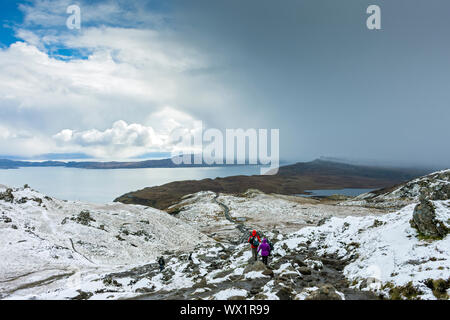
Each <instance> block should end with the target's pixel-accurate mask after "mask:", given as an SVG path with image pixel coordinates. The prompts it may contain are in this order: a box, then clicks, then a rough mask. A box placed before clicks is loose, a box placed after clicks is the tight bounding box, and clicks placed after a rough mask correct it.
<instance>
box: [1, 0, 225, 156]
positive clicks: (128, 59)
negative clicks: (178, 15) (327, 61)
mask: <svg viewBox="0 0 450 320" xmlns="http://www.w3.org/2000/svg"><path fill="white" fill-rule="evenodd" d="M69 2H70V3H69ZM68 4H72V3H71V1H66V0H61V1H48V0H36V1H32V2H31V4H30V5H23V6H21V9H22V11H23V12H24V14H25V22H24V24H23V25H22V26H20V27H19V28H18V29H17V30H16V35H17V37H19V38H21V39H23V41H18V42H16V43H14V44H11V45H10V46H9V47H7V48H4V49H0V126H2V125H3V126H8V127H10V128H18V130H19V129H20V130H24V131H27V132H30V133H31V135H32V137H33V139H34V141H39V143H36V144H35V145H36V146H39V148H37V147H32V148H30V147H29V145H28V144H27V143H28V142H27V143H25V141H27V140H26V139H22V140H20V141H14V143H15V146H14V148H9V147H5V146H6V143H5V144H4V145H1V146H0V147H1V148H2V150H1V151H0V153H4V152H3V151H4V150H13V149H14V150H13V151H14V152H18V154H20V155H22V154H29V153H30V152H42V151H44V152H64V151H67V152H86V153H91V154H93V155H101V156H102V157H104V156H107V155H108V154H110V155H114V156H121V157H122V156H124V157H125V156H127V154H128V153H129V154H130V155H131V154H133V155H137V154H139V153H146V152H148V150H147V149H148V148H158V147H159V148H161V149H164V148H165V147H167V146H166V145H165V144H164V142H162V141H163V140H162V139H163V138H164V135H166V136H167V135H168V134H169V133H170V132H171V131H172V130H173V129H174V128H177V127H180V126H186V127H187V128H190V127H192V123H193V122H194V121H195V119H194V117H193V116H192V115H193V114H195V113H196V112H197V111H198V110H202V112H204V110H211V105H212V104H214V106H215V107H216V108H220V107H222V106H223V107H225V106H226V105H227V101H226V99H227V96H231V95H227V94H226V93H225V92H224V90H223V88H222V87H221V86H220V85H219V84H218V83H217V82H216V81H215V80H214V79H213V78H212V77H210V76H209V75H206V76H205V75H204V74H200V75H199V74H198V73H196V70H205V69H208V67H209V66H210V62H209V60H208V57H207V55H205V54H203V53H201V52H198V51H197V50H196V49H195V48H193V47H191V46H189V45H187V44H185V43H184V42H183V41H179V40H180V39H179V38H177V36H176V35H174V34H173V33H172V32H171V31H170V30H169V29H167V28H154V26H155V25H161V24H159V22H161V21H162V20H161V19H162V17H161V15H160V14H152V13H151V12H150V19H148V14H149V11H148V10H144V9H143V8H142V5H141V4H140V3H139V1H136V2H135V1H133V2H132V3H130V2H122V1H118V2H117V1H107V2H103V3H102V4H98V3H97V4H92V5H91V4H89V3H87V2H86V3H85V2H83V1H82V2H81V5H82V14H83V19H84V20H83V21H85V22H89V21H91V22H92V21H96V19H99V20H98V21H100V23H102V24H101V25H99V26H97V27H93V26H92V24H91V26H90V27H87V26H85V27H82V29H81V31H77V32H69V31H68V30H67V29H64V28H65V27H63V28H58V27H57V26H59V25H60V24H61V23H63V26H65V15H66V14H65V7H66V6H67V5H68ZM124 6H127V7H129V9H128V10H123V7H124ZM62 9H64V10H63V13H61V10H62ZM140 9H142V10H140ZM146 17H147V18H146ZM62 18H64V19H62ZM133 19H134V20H133ZM149 20H150V22H149V23H146V24H144V22H148V21H149ZM118 21H121V23H119V22H118ZM133 21H134V22H133ZM155 21H156V22H155ZM158 21H159V22H158ZM116 22H117V25H115V23H116ZM133 23H134V24H135V26H133V25H132V24H133ZM127 24H128V25H127ZM97 25H98V24H97ZM112 25H114V26H112ZM59 48H63V49H65V50H69V54H70V51H71V52H72V53H73V54H74V56H72V57H70V59H61V58H60V56H58V55H59V54H60V52H58V51H55V50H56V49H59ZM80 53H81V56H80V55H79V54H80ZM168 106H170V107H168ZM179 110H183V112H182V111H179ZM211 112H213V111H211ZM119 119H120V120H122V121H118V120H119ZM202 120H203V119H202ZM111 124H114V125H113V126H112V127H111ZM92 128H96V129H92ZM108 128H109V129H108ZM155 131H156V132H158V133H155ZM55 133H57V135H56V136H55ZM3 137H4V138H3V140H5V141H7V140H8V139H13V136H12V135H8V137H6V135H3ZM53 137H54V138H53ZM55 141H58V144H55V143H54V142H55ZM21 146H22V147H21ZM127 146H128V147H127ZM127 148H128V149H127ZM31 150H33V151H31ZM155 151H156V150H155Z"/></svg>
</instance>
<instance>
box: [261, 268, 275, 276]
mask: <svg viewBox="0 0 450 320" xmlns="http://www.w3.org/2000/svg"><path fill="white" fill-rule="evenodd" d="M262 274H263V275H265V276H269V277H271V278H273V270H271V269H268V268H266V270H264V271H263V272H262Z"/></svg>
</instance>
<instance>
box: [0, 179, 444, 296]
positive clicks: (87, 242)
mask: <svg viewBox="0 0 450 320" xmlns="http://www.w3.org/2000/svg"><path fill="white" fill-rule="evenodd" d="M449 172H450V171H449V170H447V171H442V172H438V173H435V174H434V175H433V176H431V177H428V176H427V177H421V178H418V179H415V180H414V181H415V182H410V183H406V184H405V185H404V186H403V187H402V186H400V187H399V188H397V189H396V190H394V191H392V192H391V193H388V194H384V195H380V196H377V197H378V198H377V200H376V201H377V205H379V206H380V207H389V206H390V205H391V204H392V203H397V204H398V203H403V202H402V201H403V200H402V197H403V196H404V195H413V197H411V198H410V199H408V200H407V202H405V203H406V204H407V205H406V206H404V207H403V208H401V209H395V211H392V210H393V209H392V208H391V209H390V210H391V212H390V213H386V212H387V210H384V209H383V210H379V209H373V208H364V207H361V206H358V205H357V203H359V204H361V205H366V204H367V203H369V202H368V201H372V200H373V199H374V197H375V195H374V194H366V195H362V196H360V197H356V198H355V199H354V200H352V201H350V202H348V201H347V202H345V203H343V204H344V205H334V204H333V203H331V204H330V203H325V204H324V203H321V202H319V201H317V200H314V199H305V198H300V197H290V196H281V195H274V194H271V195H267V194H264V193H261V192H259V191H256V190H250V191H249V192H247V193H245V194H243V195H240V196H236V195H225V194H219V195H218V199H217V200H218V201H220V202H222V203H224V204H226V205H227V206H228V207H229V208H230V215H231V217H232V218H244V219H243V221H244V224H245V225H246V227H248V228H250V229H257V230H261V231H264V234H265V236H267V237H269V238H270V239H272V240H275V239H276V240H278V242H276V243H275V248H274V251H273V255H272V257H271V259H270V261H269V263H271V264H272V266H273V265H276V266H277V267H276V268H275V269H274V270H273V272H274V279H271V278H270V276H265V275H263V274H262V272H261V271H249V272H245V270H246V267H247V266H248V265H249V263H252V262H251V251H250V249H249V246H248V244H246V243H243V244H238V245H236V244H235V243H233V242H231V240H235V239H239V237H240V236H241V233H240V231H239V230H238V229H237V228H236V225H235V224H234V223H232V222H230V221H228V220H227V219H226V218H225V216H224V213H223V208H222V207H221V206H220V205H218V204H217V203H216V202H215V198H216V196H217V194H216V193H214V192H199V193H196V194H192V195H189V196H186V197H184V198H183V200H182V201H181V202H180V203H179V204H177V205H176V206H174V208H175V209H179V210H180V212H179V213H178V214H176V215H169V214H167V213H166V212H163V211H160V210H156V209H153V208H149V207H144V206H137V205H125V204H120V203H111V204H105V205H99V204H88V203H82V202H74V201H61V200H57V199H51V198H49V197H46V196H45V195H43V194H41V193H39V192H37V191H35V190H32V189H30V188H19V189H14V190H13V195H14V201H13V202H6V201H5V200H4V199H3V200H0V241H1V243H2V246H1V247H0V257H1V259H0V283H1V284H2V285H1V286H0V299H72V298H75V297H77V296H79V295H80V293H89V294H90V296H89V298H90V299H124V298H146V297H148V296H149V295H150V298H157V299H158V298H160V299H161V298H167V297H169V298H170V297H172V296H174V295H176V297H177V298H180V297H182V298H202V299H204V298H206V299H208V298H210V299H221V300H222V299H228V298H230V297H233V296H244V297H249V298H251V299H255V298H258V299H259V298H261V297H265V298H266V299H273V300H277V299H279V298H278V296H277V295H276V293H277V292H278V291H279V290H280V287H283V286H285V285H286V284H287V285H291V284H292V283H291V281H294V280H293V279H300V278H302V276H301V274H300V273H299V272H298V270H297V269H298V268H297V267H298V266H297V265H296V264H292V261H288V262H285V261H286V260H283V261H282V262H280V260H279V259H281V258H282V257H285V256H286V255H288V256H290V255H297V253H298V252H302V251H304V250H305V248H308V250H314V251H315V255H314V256H313V257H312V258H311V256H309V257H310V258H309V259H305V261H304V262H305V263H306V265H307V266H308V267H309V268H311V269H315V270H320V269H322V268H323V263H322V262H321V261H320V259H319V258H318V257H317V256H319V257H320V256H325V255H327V256H328V255H331V256H334V257H336V258H341V259H345V260H348V261H349V263H348V264H347V265H346V266H345V268H344V271H343V273H344V276H345V277H347V279H348V280H349V282H350V283H351V284H352V286H353V287H355V288H358V289H359V288H360V289H362V290H370V291H374V292H376V293H377V294H380V295H384V296H386V297H388V295H389V288H388V287H387V286H386V285H387V284H390V285H392V286H404V285H405V284H407V283H409V282H411V283H412V284H413V286H414V287H416V288H418V289H420V291H421V294H420V298H422V299H435V297H434V295H433V293H432V292H431V290H430V289H428V287H427V286H426V285H425V284H424V282H425V281H426V280H427V279H449V278H450V236H447V237H445V238H444V239H442V240H435V241H431V240H421V239H419V238H418V234H417V231H416V230H415V229H413V228H412V227H411V226H410V224H409V220H410V219H411V218H412V213H413V210H414V206H415V205H416V204H417V199H416V198H415V197H416V196H417V195H418V194H420V192H421V191H420V190H421V189H420V188H417V185H418V184H420V185H421V186H422V187H421V188H428V189H430V188H431V189H430V190H432V191H433V192H435V191H439V190H441V188H443V187H445V186H447V184H448V179H447V175H448V173H449ZM430 186H431V187H430ZM402 188H404V189H402ZM6 189H7V187H6V186H0V192H4V191H5V190H6ZM415 199H416V200H415ZM432 202H433V204H434V206H435V208H436V218H437V220H438V221H440V222H441V223H443V224H445V225H446V226H447V227H449V225H450V200H435V201H432ZM341 204H342V203H341ZM82 212H89V214H88V215H86V214H84V215H83V214H81V213H82ZM80 214H81V215H80ZM324 218H327V220H326V221H325V222H323V221H324V220H323V219H324ZM319 221H322V222H323V224H322V223H321V225H320V226H318V222H319ZM190 253H192V254H191V260H189V259H188V257H189V254H190ZM161 255H163V256H164V257H165V259H166V266H165V269H164V270H163V272H159V268H158V265H157V263H156V260H157V258H158V257H159V256H161ZM217 265H220V267H217ZM296 268H297V269H296ZM313 272H316V274H317V275H318V274H319V273H318V272H317V271H314V270H313ZM281 278H285V279H287V280H286V281H285V282H283V281H280V279H281ZM230 279H233V280H230ZM236 279H238V280H236ZM252 281H255V283H259V284H261V287H262V288H261V289H262V290H261V291H260V292H259V293H260V295H259V296H256V295H252V294H250V293H249V292H248V290H246V289H249V288H252V286H251V284H252ZM241 282H242V283H243V284H242V283H241ZM238 284H240V285H238ZM196 285H199V287H196ZM311 285H312V284H311ZM239 286H241V287H242V286H243V288H240V287H239ZM244 288H246V289H244ZM297 289H298V288H297ZM302 289H303V291H301V290H302ZM315 289H317V288H315V287H314V286H312V287H311V288H300V289H299V290H298V292H297V291H294V292H293V295H294V296H295V298H296V299H305V298H306V297H307V296H308V295H309V294H310V293H311V292H313V291H314V290H315ZM300 291H301V292H300ZM338 294H339V295H341V297H342V298H345V296H344V294H342V293H340V292H338Z"/></svg>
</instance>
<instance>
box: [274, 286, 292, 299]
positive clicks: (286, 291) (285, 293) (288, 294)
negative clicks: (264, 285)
mask: <svg viewBox="0 0 450 320" xmlns="http://www.w3.org/2000/svg"><path fill="white" fill-rule="evenodd" d="M276 295H277V297H278V298H280V300H292V289H291V288H289V287H282V288H281V289H280V290H279V291H278V292H277V293H276Z"/></svg>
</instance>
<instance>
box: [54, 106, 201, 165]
mask: <svg viewBox="0 0 450 320" xmlns="http://www.w3.org/2000/svg"><path fill="white" fill-rule="evenodd" d="M150 121H151V122H153V123H156V125H157V126H158V127H159V130H158V131H156V130H155V129H154V128H153V127H152V126H145V125H142V124H138V123H130V124H128V123H127V122H126V121H123V120H118V121H116V122H114V123H113V125H112V127H111V128H108V129H105V130H103V131H101V130H97V129H89V130H84V131H77V130H71V129H64V130H61V131H60V132H58V133H57V134H55V135H53V137H52V138H53V140H54V141H55V142H56V143H57V145H58V146H59V147H63V148H70V150H76V151H82V152H85V153H87V154H90V155H92V156H95V157H99V158H120V159H124V158H130V157H136V156H139V155H142V154H146V153H149V152H155V151H156V152H161V151H163V152H172V151H175V150H176V149H177V148H180V147H182V146H179V145H178V144H176V143H175V142H176V141H173V140H172V139H171V133H172V132H173V131H174V130H182V132H183V133H184V134H191V133H193V132H194V131H196V130H200V129H201V123H199V122H198V121H194V120H193V119H192V118H191V117H189V116H188V115H186V114H183V113H182V112H180V111H177V110H174V109H172V108H169V107H166V108H164V109H163V110H161V111H159V112H157V113H155V114H153V115H152V116H151V117H150Z"/></svg>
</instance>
